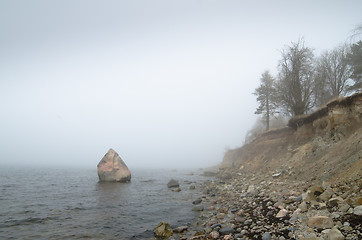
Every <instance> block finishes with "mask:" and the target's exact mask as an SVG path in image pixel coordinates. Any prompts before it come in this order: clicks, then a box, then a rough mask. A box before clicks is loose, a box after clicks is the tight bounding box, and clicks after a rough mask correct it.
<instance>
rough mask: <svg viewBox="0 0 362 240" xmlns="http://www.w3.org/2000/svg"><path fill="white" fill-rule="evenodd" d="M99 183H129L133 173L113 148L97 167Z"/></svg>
mask: <svg viewBox="0 0 362 240" xmlns="http://www.w3.org/2000/svg"><path fill="white" fill-rule="evenodd" d="M97 172H98V177H99V181H101V182H129V181H130V180H131V172H130V171H129V169H128V167H127V165H126V164H125V163H124V161H123V160H122V159H121V157H120V156H119V155H118V153H117V152H116V151H114V150H113V149H112V148H111V149H109V150H108V152H107V153H106V155H104V157H103V158H102V159H101V161H100V162H99V163H98V165H97Z"/></svg>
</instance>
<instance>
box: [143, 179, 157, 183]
mask: <svg viewBox="0 0 362 240" xmlns="http://www.w3.org/2000/svg"><path fill="white" fill-rule="evenodd" d="M155 181H156V180H155V179H149V180H143V181H141V182H142V183H153V182H155Z"/></svg>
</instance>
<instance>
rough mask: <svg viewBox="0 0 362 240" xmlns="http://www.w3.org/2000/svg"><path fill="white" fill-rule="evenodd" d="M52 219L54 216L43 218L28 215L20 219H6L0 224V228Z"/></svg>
mask: <svg viewBox="0 0 362 240" xmlns="http://www.w3.org/2000/svg"><path fill="white" fill-rule="evenodd" d="M53 219H54V218H50V217H45V218H36V217H30V218H25V219H20V220H8V221H5V222H4V223H2V224H0V228H5V227H13V226H19V225H31V224H38V223H45V222H46V221H49V220H53Z"/></svg>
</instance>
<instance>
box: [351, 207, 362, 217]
mask: <svg viewBox="0 0 362 240" xmlns="http://www.w3.org/2000/svg"><path fill="white" fill-rule="evenodd" d="M353 214H354V215H357V216H362V205H359V206H357V207H355V208H354V209H353Z"/></svg>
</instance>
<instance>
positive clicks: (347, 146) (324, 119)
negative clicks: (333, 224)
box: [220, 92, 362, 183]
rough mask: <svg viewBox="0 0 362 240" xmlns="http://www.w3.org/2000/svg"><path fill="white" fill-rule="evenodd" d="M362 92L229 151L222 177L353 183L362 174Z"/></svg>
mask: <svg viewBox="0 0 362 240" xmlns="http://www.w3.org/2000/svg"><path fill="white" fill-rule="evenodd" d="M361 126H362V93H361V92H360V93H356V94H354V95H352V96H349V97H344V98H340V99H336V100H333V101H331V102H329V103H328V104H326V105H325V106H323V107H321V108H319V109H318V110H316V111H315V112H313V113H311V114H308V115H303V116H298V117H295V118H292V119H291V120H290V121H289V123H288V126H287V127H285V128H282V129H274V130H270V131H268V132H265V133H264V134H262V135H261V136H259V137H258V138H256V139H255V140H254V141H252V142H251V143H249V144H246V145H244V146H242V147H240V148H237V149H233V150H229V151H228V152H226V154H225V156H224V159H223V162H222V163H221V164H220V169H221V172H220V175H225V174H230V172H231V173H232V172H234V173H238V174H243V173H248V174H258V175H263V174H265V175H275V174H276V175H280V176H281V177H283V178H286V179H287V178H291V179H297V180H304V181H306V182H307V183H312V182H315V181H318V182H322V181H329V182H335V181H351V180H357V181H359V180H360V179H361V175H362V158H361V156H362V128H361Z"/></svg>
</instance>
